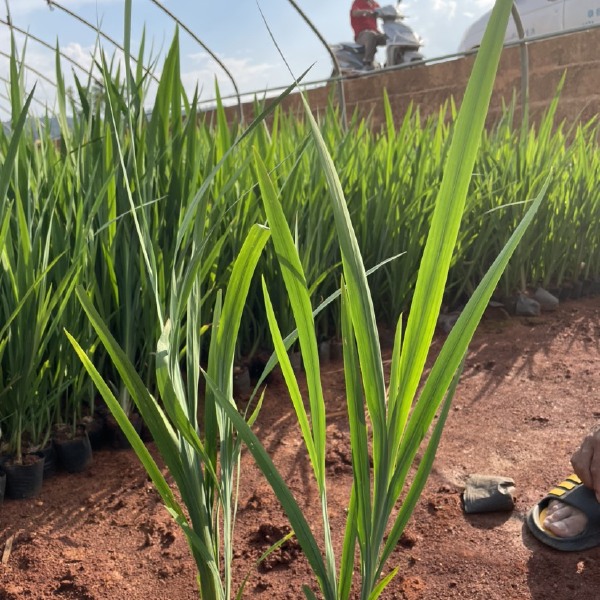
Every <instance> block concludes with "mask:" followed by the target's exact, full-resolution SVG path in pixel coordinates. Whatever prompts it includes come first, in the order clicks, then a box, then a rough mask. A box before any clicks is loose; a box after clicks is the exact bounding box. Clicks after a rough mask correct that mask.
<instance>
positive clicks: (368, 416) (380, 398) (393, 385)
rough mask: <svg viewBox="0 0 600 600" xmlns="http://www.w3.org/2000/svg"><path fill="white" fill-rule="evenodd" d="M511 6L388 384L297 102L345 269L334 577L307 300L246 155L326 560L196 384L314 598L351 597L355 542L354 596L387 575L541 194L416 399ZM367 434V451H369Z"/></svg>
mask: <svg viewBox="0 0 600 600" xmlns="http://www.w3.org/2000/svg"><path fill="white" fill-rule="evenodd" d="M511 4H512V2H511V0H500V1H499V2H498V3H497V4H496V8H495V9H494V12H493V15H492V17H491V19H490V24H489V26H488V29H487V32H486V35H485V37H484V40H483V43H482V46H481V49H480V52H479V55H478V57H477V60H476V63H475V66H474V69H473V74H472V76H471V78H470V81H469V85H468V87H467V91H466V93H465V97H464V100H463V104H462V107H461V110H460V113H459V116H458V120H457V123H456V129H455V131H454V136H453V139H452V143H451V147H450V149H449V153H448V159H447V162H446V165H445V169H444V176H443V179H442V183H441V187H440V190H439V193H438V197H437V201H436V204H435V209H434V212H433V215H432V220H431V227H430V231H429V235H428V238H427V243H426V245H425V249H424V253H423V257H422V260H421V264H420V268H419V272H418V277H417V281H416V286H415V292H414V296H413V302H412V305H411V309H410V315H409V318H408V320H407V323H406V329H404V328H403V325H402V320H400V321H399V323H398V327H397V334H396V340H395V344H394V349H393V358H392V371H391V377H390V381H389V384H388V385H386V382H385V379H384V370H383V360H382V356H381V350H380V346H379V340H378V335H377V327H376V321H375V313H374V310H373V302H372V298H371V293H370V291H369V287H368V284H367V279H366V271H365V268H364V265H363V261H362V258H361V254H360V249H359V246H358V243H357V239H356V236H355V234H354V231H353V228H352V225H351V219H350V214H349V212H348V209H347V205H346V202H345V200H344V195H343V191H342V188H341V186H340V182H339V179H338V175H337V173H336V170H335V168H334V165H333V162H332V161H331V158H330V156H329V153H328V150H327V148H326V144H325V143H324V140H323V138H322V136H321V134H320V132H319V128H318V125H317V123H316V122H315V121H314V119H313V117H312V115H311V113H310V109H309V107H308V106H307V107H306V108H307V110H306V115H307V119H308V121H309V122H310V124H311V129H312V133H313V136H314V143H315V145H316V147H317V149H318V152H319V155H320V157H321V164H322V167H323V169H324V171H325V175H326V178H327V181H328V184H329V188H330V191H331V200H332V205H333V213H334V217H335V224H336V231H337V235H338V241H339V244H340V249H341V255H342V263H343V273H344V277H343V282H342V325H343V327H342V331H343V343H344V367H345V373H346V397H347V403H348V416H349V422H350V431H351V447H352V464H353V477H354V483H353V487H352V492H351V497H350V498H349V511H348V517H347V525H346V533H345V538H344V546H343V548H342V553H341V561H340V563H339V571H338V565H337V564H336V555H335V549H334V548H333V544H332V541H331V532H330V524H329V516H328V510H327V485H326V477H325V450H326V443H327V442H326V434H325V403H324V400H323V394H322V389H321V379H320V369H319V359H318V350H317V338H316V334H315V326H314V320H313V315H312V307H311V302H310V294H309V290H308V285H307V282H306V277H305V274H304V269H303V265H302V263H301V261H300V258H299V255H298V252H297V249H296V246H295V243H294V237H293V235H292V232H291V230H290V228H289V226H288V223H287V221H286V218H285V215H284V212H283V210H282V208H281V204H280V202H279V196H280V193H279V190H278V189H277V188H276V187H275V185H274V184H273V181H272V179H271V177H270V176H269V174H268V171H267V169H266V168H265V166H264V164H263V161H262V159H261V157H260V155H259V154H258V153H257V152H255V161H256V169H257V173H258V178H259V184H260V188H261V195H262V199H263V202H264V205H265V211H266V213H267V219H268V223H269V227H270V229H271V235H272V239H273V243H274V246H275V252H276V255H277V257H278V258H279V261H280V267H281V272H282V276H283V279H284V281H285V285H286V289H287V291H288V295H289V298H290V302H291V305H292V310H293V313H294V317H295V321H296V325H297V328H298V338H299V342H300V348H301V351H302V358H303V363H304V366H305V371H306V381H307V388H308V406H309V408H308V410H307V409H306V408H305V406H304V403H303V401H302V397H301V394H300V388H299V386H298V383H297V380H296V376H295V374H294V371H293V369H292V368H291V364H290V361H289V358H288V355H287V353H286V347H285V344H284V341H283V337H282V335H281V333H280V329H279V327H278V325H277V322H276V318H275V314H274V312H273V310H272V304H271V301H270V298H269V294H268V290H267V287H266V286H263V288H264V293H265V301H266V305H267V314H268V318H269V325H270V329H271V333H272V336H273V341H274V345H275V348H276V352H277V357H278V359H279V362H280V364H281V368H282V371H283V374H284V377H285V380H286V383H287V385H288V389H289V392H290V397H291V400H292V404H293V407H294V409H295V411H296V415H297V418H298V422H299V425H300V429H301V431H302V436H303V438H304V443H305V445H306V451H307V454H308V456H309V459H310V463H311V465H312V468H313V472H314V477H315V481H316V485H317V488H318V491H319V497H320V499H321V508H322V517H323V531H324V539H323V547H324V557H323V556H322V554H321V550H320V546H319V544H318V543H317V541H316V539H315V538H314V536H313V533H312V531H311V528H310V526H309V524H308V522H307V521H306V518H305V517H304V515H303V514H302V511H301V509H300V507H299V505H298V504H297V502H296V501H295V499H294V498H293V495H292V494H291V492H290V490H289V488H288V487H287V485H286V483H285V482H284V480H283V478H282V477H281V475H280V474H279V473H278V472H277V469H276V467H275V465H274V464H273V463H272V461H271V459H270V457H269V456H268V454H267V452H266V451H265V450H264V448H263V447H262V446H261V444H260V441H259V440H258V439H257V437H256V435H255V434H254V433H253V432H252V430H251V428H250V427H249V426H248V425H247V424H246V423H245V422H244V420H243V419H242V418H241V417H240V415H239V414H238V413H237V411H236V409H235V407H233V406H232V405H231V404H230V403H228V402H227V397H226V396H224V395H223V394H221V393H220V391H219V385H218V382H215V381H213V380H212V378H211V377H210V374H207V375H206V379H207V382H208V384H209V386H210V387H211V389H212V390H213V392H214V393H215V395H216V397H217V399H218V401H219V403H220V404H221V407H222V408H223V410H225V411H226V412H227V415H228V416H229V418H230V419H231V420H232V421H233V423H234V426H235V428H236V429H237V430H238V431H239V435H240V436H241V437H242V438H243V439H244V441H245V442H246V443H247V445H248V448H249V450H250V452H251V453H252V455H253V456H254V458H255V460H256V462H257V464H258V465H259V467H260V469H261V470H262V472H263V474H264V475H265V477H266V478H267V479H268V480H269V482H270V484H271V486H272V487H273V490H274V492H275V493H276V495H277V497H278V498H279V500H280V501H281V503H282V505H283V508H284V510H285V511H286V514H287V515H288V518H289V520H290V523H291V525H292V527H293V529H294V532H295V535H296V537H297V539H298V541H299V543H300V544H301V546H302V548H303V550H304V553H305V555H306V557H307V559H308V562H309V563H310V566H311V568H312V570H313V572H314V574H315V576H316V578H317V580H318V583H319V587H320V590H321V593H322V594H323V596H324V597H325V598H327V599H331V600H337V599H340V600H341V599H344V600H345V599H346V598H349V597H350V595H351V587H352V572H353V568H354V560H355V549H356V547H358V552H359V565H360V583H359V587H360V590H359V592H358V593H359V596H360V598H361V599H363V600H367V599H369V600H370V599H375V598H377V597H379V596H380V595H381V593H382V592H383V590H384V589H385V588H386V586H387V585H388V584H389V582H390V581H391V579H392V578H393V576H394V575H395V573H396V570H391V571H390V572H386V571H385V569H386V566H387V561H388V559H389V557H390V555H391V553H392V551H393V549H394V547H395V545H396V544H397V542H398V541H399V539H400V536H401V534H402V531H403V529H404V526H405V525H406V523H407V521H408V519H409V517H410V514H411V512H412V510H413V508H414V506H415V503H416V501H417V499H418V497H419V494H420V492H421V490H422V489H423V486H424V485H425V481H426V479H427V475H428V473H429V470H430V468H431V465H432V462H433V458H434V455H435V451H436V449H437V444H438V442H439V439H440V435H441V432H442V429H443V426H444V422H445V418H446V415H447V412H448V408H449V406H450V402H451V400H452V396H453V393H454V390H455V388H456V385H457V382H458V378H459V375H460V372H461V363H462V360H463V357H464V356H465V353H466V352H467V348H468V344H469V341H470V339H471V337H472V335H473V333H474V331H475V328H476V326H477V324H478V322H479V319H480V318H481V315H482V314H483V311H484V310H485V308H486V306H487V303H488V301H489V299H490V298H491V296H492V294H493V292H494V290H495V287H496V285H497V283H498V281H499V279H500V276H501V274H502V271H503V269H504V268H505V267H506V264H507V262H508V260H509V258H510V256H511V254H512V253H513V252H514V250H515V248H516V247H517V244H518V242H519V240H520V239H521V237H522V236H523V234H524V232H525V230H526V228H527V226H528V225H529V224H530V222H531V220H532V219H533V216H534V214H535V212H536V210H537V208H538V206H539V204H540V202H541V200H542V196H543V193H544V192H545V190H543V191H542V193H540V195H539V196H538V197H537V198H536V200H535V201H534V202H533V204H532V206H531V208H530V209H529V211H528V212H527V214H526V216H525V218H524V219H523V221H522V222H521V223H520V224H519V226H518V227H517V228H516V229H515V231H514V232H513V234H512V236H511V238H510V240H509V241H508V242H507V244H506V245H505V247H504V249H503V250H502V251H501V252H500V254H499V256H498V258H497V259H496V261H495V262H494V264H493V265H492V267H491V269H490V270H489V271H488V273H487V274H486V275H485V277H484V278H483V280H482V281H481V283H480V285H479V286H478V287H477V289H476V290H475V292H474V293H473V295H472V297H471V299H470V300H469V302H468V304H467V306H466V307H465V309H464V311H463V313H462V314H461V316H460V318H459V320H458V322H457V323H456V326H455V327H454V329H453V330H452V332H451V333H450V335H449V336H448V339H447V341H446V343H445V344H444V346H443V348H442V350H441V352H440V354H439V356H438V357H437V359H436V361H435V363H434V366H433V367H432V370H431V373H430V375H429V376H428V377H427V379H426V381H425V382H424V385H423V388H422V390H421V391H420V393H417V391H418V386H419V384H420V383H421V379H422V376H423V371H424V365H425V361H426V358H427V353H428V350H429V347H430V342H431V339H432V336H433V333H434V329H435V325H436V320H437V316H438V314H439V311H440V306H441V302H442V299H443V295H444V290H445V283H446V278H447V273H448V270H449V268H450V264H451V260H452V254H453V249H454V247H455V243H456V239H457V236H458V231H459V226H460V222H461V217H462V214H463V210H464V204H465V199H466V196H467V190H468V186H469V181H470V177H471V172H472V169H473V165H474V163H475V158H476V154H477V150H478V147H479V144H480V140H481V135H482V131H483V126H484V121H485V115H486V112H487V106H488V103H489V99H490V96H491V91H492V86H493V80H494V75H495V71H496V68H497V64H498V60H499V57H500V53H501V48H502V40H503V32H504V29H505V27H506V22H507V20H508V16H509V14H510V8H511ZM440 407H441V412H440V415H439V419H438V421H437V424H436V425H435V427H434V428H433V432H432V433H431V437H430V439H429V441H428V442H427V445H426V449H425V451H424V453H423V456H422V458H421V460H420V461H417V463H416V464H415V461H416V459H415V457H416V456H417V452H418V450H419V448H420V447H421V444H422V443H423V441H424V439H425V437H426V435H427V433H428V432H429V431H430V429H431V427H432V423H433V420H434V417H435V415H436V413H437V412H438V410H440ZM370 435H371V436H372V456H371V453H370V450H369V436H370ZM371 461H372V465H373V466H372V468H371V466H370V464H371ZM411 468H414V469H416V474H415V476H414V478H413V480H412V483H411V484H410V485H409V487H408V490H407V491H406V495H405V497H404V500H403V502H402V504H401V506H400V508H399V510H398V513H397V515H396V516H392V515H393V511H394V509H395V508H396V505H397V502H398V500H399V498H400V496H401V494H402V493H403V492H404V491H405V484H406V480H407V476H408V474H409V472H410V471H411ZM303 591H304V593H305V595H306V597H307V598H309V599H310V598H314V597H315V596H314V593H313V592H312V591H311V590H310V588H309V587H308V586H304V587H303Z"/></svg>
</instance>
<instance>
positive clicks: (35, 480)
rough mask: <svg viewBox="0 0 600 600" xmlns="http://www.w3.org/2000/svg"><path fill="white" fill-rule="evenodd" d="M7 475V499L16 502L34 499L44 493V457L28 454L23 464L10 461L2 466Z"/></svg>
mask: <svg viewBox="0 0 600 600" xmlns="http://www.w3.org/2000/svg"><path fill="white" fill-rule="evenodd" d="M2 468H3V470H4V472H5V473H6V492H5V493H6V497H7V498H12V499H14V500H22V499H24V498H34V497H35V496H37V495H38V494H39V493H40V492H41V491H42V482H43V481H44V457H43V456H40V455H38V454H28V455H25V456H24V457H23V462H22V463H21V464H18V463H15V462H13V461H11V460H8V461H6V462H5V463H4V465H3V466H2Z"/></svg>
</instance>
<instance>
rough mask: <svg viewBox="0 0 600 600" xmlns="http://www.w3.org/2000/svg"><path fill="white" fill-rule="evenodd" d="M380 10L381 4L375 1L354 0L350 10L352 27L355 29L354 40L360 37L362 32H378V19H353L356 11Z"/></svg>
mask: <svg viewBox="0 0 600 600" xmlns="http://www.w3.org/2000/svg"><path fill="white" fill-rule="evenodd" d="M376 8H379V4H377V2H375V0H354V2H353V3H352V8H351V9H350V25H352V29H354V39H356V38H357V37H358V34H359V33H360V32H361V31H367V30H370V31H377V32H379V30H378V28H377V19H376V18H375V17H353V16H352V11H354V10H375V9H376Z"/></svg>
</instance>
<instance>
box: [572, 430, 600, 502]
mask: <svg viewBox="0 0 600 600" xmlns="http://www.w3.org/2000/svg"><path fill="white" fill-rule="evenodd" d="M571 464H572V465H573V469H574V470H575V473H576V474H577V475H578V476H579V478H580V479H581V481H582V482H583V485H585V486H586V487H589V488H590V489H592V490H594V492H595V493H596V498H597V500H598V502H600V429H598V430H597V431H595V432H594V433H591V434H590V435H588V436H586V437H585V438H584V440H583V442H582V443H581V446H580V447H579V449H578V450H577V451H576V452H575V454H573V456H572V458H571Z"/></svg>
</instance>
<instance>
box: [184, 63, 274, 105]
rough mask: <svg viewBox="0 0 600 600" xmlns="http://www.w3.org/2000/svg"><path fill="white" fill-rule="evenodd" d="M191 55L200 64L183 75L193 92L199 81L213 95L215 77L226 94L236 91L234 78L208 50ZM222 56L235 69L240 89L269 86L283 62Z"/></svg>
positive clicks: (187, 88) (188, 88)
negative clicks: (230, 77) (278, 63)
mask: <svg viewBox="0 0 600 600" xmlns="http://www.w3.org/2000/svg"><path fill="white" fill-rule="evenodd" d="M188 58H189V60H190V62H191V63H192V64H196V65H197V68H195V69H192V70H189V71H185V72H183V73H182V75H181V80H182V82H183V85H184V87H185V89H186V91H188V93H191V92H192V91H193V89H194V88H195V86H196V84H197V85H198V89H199V90H201V91H203V92H204V94H203V95H204V96H208V97H213V95H214V93H213V90H214V81H215V78H216V79H217V81H218V84H219V90H220V91H221V93H222V94H224V95H225V94H231V93H233V92H234V89H233V85H232V83H231V79H229V77H228V76H227V74H226V73H225V71H223V69H222V68H221V67H220V66H219V65H218V64H217V63H216V62H215V61H214V60H213V59H212V58H211V57H210V56H209V55H208V54H207V53H205V52H198V53H193V54H190V55H188ZM219 60H221V62H222V63H223V64H224V65H225V66H226V67H227V70H228V71H229V72H230V73H231V76H232V78H233V79H234V80H235V83H236V85H237V86H238V89H239V91H240V92H244V91H249V90H250V91H254V90H257V89H262V88H265V87H267V85H268V83H269V79H272V78H273V77H274V76H275V75H276V74H277V73H278V72H279V71H280V66H279V65H276V64H272V63H267V62H259V63H253V62H252V61H251V60H250V59H248V58H235V57H223V58H222V57H219ZM275 85H277V84H275Z"/></svg>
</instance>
